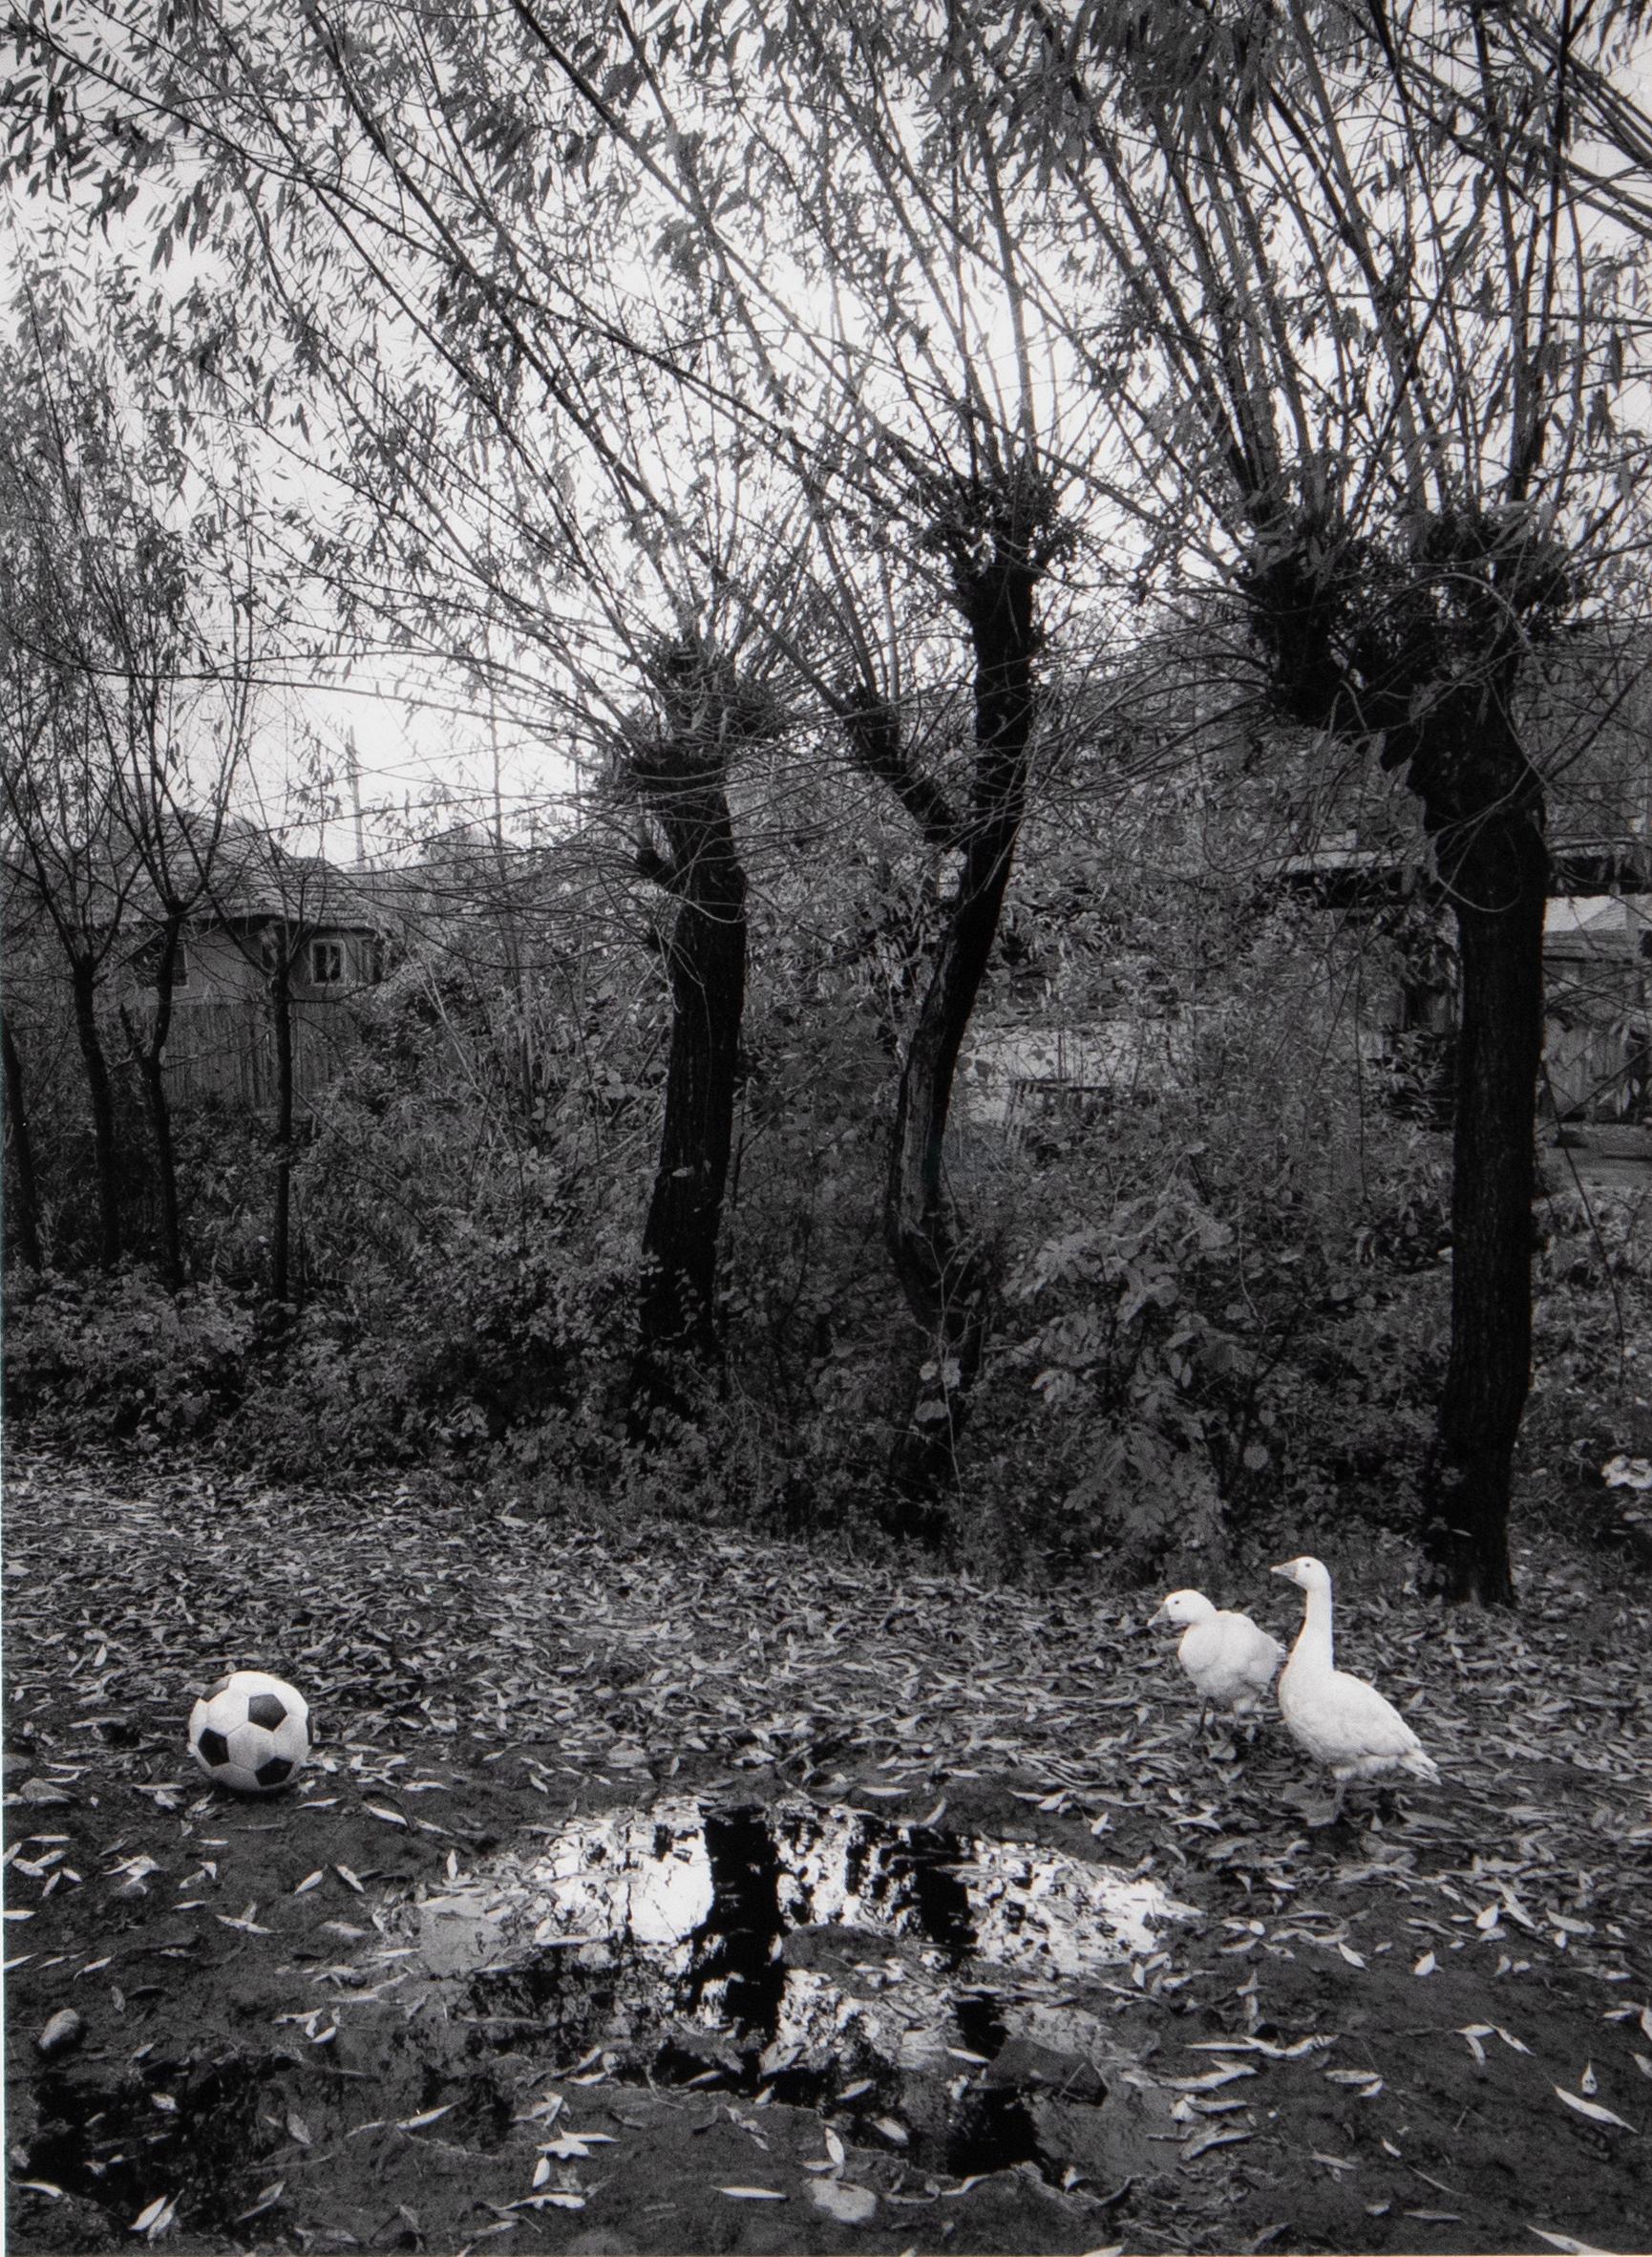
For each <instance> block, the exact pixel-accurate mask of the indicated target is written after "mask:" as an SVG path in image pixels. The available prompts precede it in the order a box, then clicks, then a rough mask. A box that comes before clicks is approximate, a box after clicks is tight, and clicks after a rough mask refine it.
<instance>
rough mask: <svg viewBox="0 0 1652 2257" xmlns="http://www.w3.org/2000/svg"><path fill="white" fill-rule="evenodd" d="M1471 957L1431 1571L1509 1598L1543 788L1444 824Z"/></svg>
mask: <svg viewBox="0 0 1652 2257" xmlns="http://www.w3.org/2000/svg"><path fill="white" fill-rule="evenodd" d="M1437 853H1438V856H1439V862H1440V868H1441V874H1442V876H1443V877H1444V878H1445V880H1446V883H1447V884H1448V886H1449V887H1450V889H1451V900H1452V904H1453V907H1454V910H1455V915H1456V923H1457V934H1458V944H1459V951H1460V963H1461V978H1462V999H1461V1024H1460V1030H1459V1034H1458V1041H1457V1076H1456V1110H1455V1118H1454V1127H1453V1135H1452V1182H1451V1359H1450V1362H1449V1364H1448V1367H1447V1372H1446V1384H1445V1389H1444V1392H1443V1394H1442V1395H1441V1399H1440V1407H1439V1414H1438V1421H1437V1425H1436V1429H1435V1434H1434V1438H1433V1440H1432V1442H1431V1444H1430V1449H1429V1452H1428V1456H1427V1458H1426V1459H1425V1462H1424V1468H1423V1509H1422V1524H1421V1539H1422V1545H1423V1552H1424V1558H1425V1563H1426V1568H1425V1574H1426V1580H1427V1581H1428V1582H1429V1584H1430V1586H1431V1587H1432V1588H1434V1589H1435V1590H1436V1591H1438V1592H1439V1594H1440V1595H1441V1596H1442V1597H1443V1598H1446V1599H1448V1600H1451V1601H1461V1600H1465V1599H1477V1600H1479V1601H1480V1602H1481V1603H1482V1604H1483V1605H1508V1604H1510V1603H1512V1601H1513V1599H1514V1577H1513V1574H1512V1572H1511V1568H1510V1564H1509V1500H1510V1485H1511V1480H1512V1478H1513V1464H1514V1443H1515V1440H1516V1438H1517V1437H1518V1434H1519V1429H1520V1419H1521V1416H1522V1414H1523V1413H1524V1410H1525V1407H1526V1397H1527V1395H1528V1392H1529V1390H1530V1386H1531V1364H1532V1246H1533V1238H1532V1198H1533V1193H1534V1190H1535V1188H1536V1159H1535V1147H1536V1116H1537V1075H1538V1069H1539V1065H1540V1062H1541V1056H1542V1048H1543V909H1544V903H1545V901H1546V899H1547V894H1548V882H1549V857H1548V850H1547V848H1546V846H1545V844H1544V841H1543V830H1542V807H1541V802H1540V799H1539V798H1538V797H1537V795H1536V790H1535V787H1529V788H1526V789H1524V790H1520V789H1516V790H1514V791H1511V793H1510V794H1509V796H1508V798H1506V799H1505V800H1504V801H1503V803H1502V804H1501V805H1498V806H1495V807H1493V809H1492V810H1491V811H1490V812H1487V813H1483V814H1481V815H1480V816H1479V817H1478V818H1477V820H1468V821H1463V822H1459V823H1458V824H1457V825H1455V826H1454V827H1453V829H1452V830H1451V831H1442V832H1441V833H1440V834H1439V837H1438V840H1437Z"/></svg>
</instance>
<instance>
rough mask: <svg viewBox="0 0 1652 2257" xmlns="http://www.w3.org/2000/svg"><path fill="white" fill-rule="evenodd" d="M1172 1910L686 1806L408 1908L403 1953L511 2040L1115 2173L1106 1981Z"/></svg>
mask: <svg viewBox="0 0 1652 2257" xmlns="http://www.w3.org/2000/svg"><path fill="white" fill-rule="evenodd" d="M1184 1910H1185V1907H1183V1906H1177V1905H1175V1904H1173V1903H1172V1902H1171V1900H1170V1899H1169V1898H1168V1897H1167V1896H1166V1895H1165V1893H1164V1891H1163V1890H1162V1889H1161V1888H1159V1887H1158V1886H1157V1885H1156V1884H1154V1883H1153V1882H1151V1881H1145V1880H1140V1879H1130V1878H1127V1877H1126V1876H1124V1875H1121V1874H1119V1873H1117V1872H1114V1871H1112V1870H1111V1869H1110V1868H1109V1867H1107V1866H1104V1865H1091V1864H1085V1863H1080V1862H1079V1861H1077V1860H1076V1859H1072V1858H1068V1857H1064V1856H1063V1855H1061V1854H1060V1853H1059V1852H1057V1851H1053V1850H1048V1849H1042V1848H1037V1847H1035V1846H1033V1845H1031V1844H1028V1843H1010V1842H993V1841H987V1840H985V1839H972V1838H967V1837H962V1836H958V1835H955V1834H951V1833H947V1832H944V1831H941V1830H937V1829H934V1828H930V1827H925V1826H921V1825H920V1826H895V1825H890V1824H887V1823H885V1822H884V1821H880V1820H879V1819H877V1818H876V1817H873V1816H871V1815H869V1814H867V1813H865V1812H861V1811H852V1810H826V1811H822V1810H819V1809H816V1808H815V1807H813V1806H808V1805H794V1804H782V1805H780V1806H778V1807H777V1808H773V1809H767V1810H765V1809H759V1808H755V1807H733V1808H730V1807H714V1806H702V1805H700V1804H698V1803H696V1802H694V1801H691V1800H688V1799H674V1800H667V1801H662V1802H659V1803H656V1804H655V1805H654V1806H652V1807H651V1808H650V1809H648V1810H646V1811H642V1812H628V1813H627V1812H618V1813H612V1814H610V1815H609V1816H607V1817H604V1818H590V1819H573V1820H570V1821H568V1822H567V1823H566V1825H565V1826H563V1827H561V1828H560V1829H559V1830H558V1831H557V1833H556V1834H555V1835H554V1836H553V1837H552V1838H551V1840H550V1841H549V1842H548V1844H547V1846H546V1848H545V1849H544V1851H543V1852H542V1854H541V1855H540V1856H538V1857H524V1856H520V1855H512V1856H509V1857H506V1858H503V1859H500V1860H498V1861H495V1862H494V1863H491V1864H490V1865H489V1866H488V1867H487V1868H485V1870H482V1871H478V1872H477V1873H476V1874H474V1875H472V1876H470V1877H469V1878H467V1879H466V1880H464V1881H463V1882H462V1883H455V1884H454V1885H453V1886H452V1887H451V1888H450V1889H449V1890H448V1891H447V1892H446V1893H445V1894H439V1895H430V1896H427V1897H425V1898H424V1899H423V1900H422V1901H421V1902H419V1903H417V1904H415V1905H414V1906H412V1907H410V1911H411V1916H412V1918H413V1922H414V1924H415V1926H414V1929H413V1934H412V1935H411V1936H410V1937H409V1938H408V1939H407V1940H408V1941H409V1942H410V1943H412V1945H413V1947H414V1950H415V1952H416V1960H417V1963H418V1964H419V1966H420V1967H421V1968H422V1970H423V1972H424V1975H425V1977H426V1978H427V1979H430V1978H434V1979H436V1980H438V1981H446V1982H452V1981H454V1979H455V1978H456V1979H458V1980H459V1981H460V1982H461V1983H462V1984H463V1987H464V1991H465V1994H466V2005H467V2008H468V2010H469V2012H468V2018H470V2019H472V2020H473V2021H475V2022H477V2024H479V2025H480V2026H481V2027H482V2028H483V2029H484V2030H489V2031H491V2033H493V2034H494V2035H495V2036H496V2037H497V2038H498V2039H499V2041H501V2042H519V2040H521V2039H522V2038H524V2037H528V2036H530V2035H531V2036H532V2037H533V2038H534V2040H535V2041H536V2042H538V2043H541V2044H545V2045H548V2046H549V2047H551V2048H553V2049H554V2050H555V2052H556V2054H557V2055H558V2057H559V2058H561V2059H565V2060H569V2061H571V2060H574V2059H576V2058H579V2057H580V2056H582V2055H586V2054H588V2053H591V2052H592V2051H593V2050H601V2052H602V2053H603V2054H604V2057H605V2058H606V2059H607V2062H608V2065H609V2067H610V2069H611V2070H612V2072H613V2073H614V2074H617V2075H620V2076H647V2077H649V2078H652V2079H653V2080H655V2081H657V2082H688V2081H698V2082H705V2083H708V2084H714V2085H721V2086H723V2087H725V2088H727V2087H730V2086H733V2087H738V2088H740V2089H742V2090H745V2091H747V2092H752V2091H755V2090H759V2089H761V2090H763V2091H766V2092H768V2093H770V2094H772V2095H773V2097H774V2098H776V2099H780V2100H794V2101H797V2102H799V2103H803V2104H808V2105H826V2104H837V2105H841V2106H843V2107H845V2108H846V2109H847V2110H849V2111H850V2112H851V2113H852V2115H854V2116H858V2118H859V2119H861V2120H862V2122H863V2124H864V2125H866V2126H869V2127H873V2129H874V2131H875V2136H876V2137H878V2138H880V2139H883V2140H891V2141H893V2142H895V2143H897V2144H899V2145H900V2146H902V2147H905V2148H909V2150H910V2152H911V2153H912V2155H913V2157H914V2160H919V2159H921V2160H923V2161H928V2162H931V2163H935V2164H942V2165H944V2167H946V2168H949V2169H952V2170H955V2171H966V2170H983V2169H993V2168H999V2167H1002V2166H1003V2165H1005V2164H1006V2163H1009V2162H1014V2161H1023V2160H1027V2159H1028V2158H1032V2159H1036V2160H1037V2161H1040V2163H1041V2164H1042V2165H1043V2166H1044V2167H1045V2168H1047V2169H1050V2168H1051V2167H1052V2166H1053V2165H1054V2164H1055V2163H1056V2162H1061V2163H1063V2164H1064V2165H1066V2166H1067V2167H1074V2159H1075V2157H1076V2159H1077V2163H1076V2167H1079V2168H1082V2169H1086V2170H1091V2169H1094V2170H1095V2171H1097V2172H1100V2171H1113V2172H1115V2173H1116V2172H1119V2171H1120V2170H1129V2169H1132V2168H1135V2167H1137V2165H1138V2163H1139V2162H1141V2161H1145V2160H1146V2157H1145V2150H1144V2149H1143V2148H1142V2141H1143V2140H1145V2137H1146V2118H1147V2116H1149V2115H1151V2114H1152V2113H1153V2109H1152V2103H1151V2100H1150V2097H1149V2096H1150V2094H1151V2090H1152V2088H1151V2084H1150V2080H1148V2079H1147V2078H1145V2077H1139V2078H1138V2077H1137V2076H1136V2075H1135V2073H1134V2072H1133V2069H1132V2067H1131V2065H1130V2063H1129V2060H1128V2056H1126V2055H1124V2054H1123V2053H1122V2052H1121V2050H1120V2047H1119V2045H1118V2041H1117V2039H1116V2038H1115V2037H1114V2035H1113V2034H1112V2029H1111V2027H1110V2024H1109V2022H1108V2021H1107V2020H1104V2019H1103V2018H1102V2017H1103V2014H1104V2012H1105V2011H1106V2006H1107V2000H1106V1998H1105V1995H1103V1994H1102V1991H1101V1990H1100V1986H1102V1985H1104V1984H1105V1982H1106V1980H1107V1977H1108V1976H1109V1974H1110V1973H1111V1972H1112V1971H1113V1970H1116V1969H1117V1968H1118V1966H1119V1965H1120V1964H1121V1963H1124V1962H1128V1961H1129V1960H1130V1959H1132V1958H1133V1957H1135V1958H1139V1957H1142V1956H1145V1955H1147V1954H1150V1953H1151V1952H1153V1951H1154V1948H1155V1938H1154V1927H1155V1924H1156V1923H1158V1922H1162V1921H1164V1920H1167V1919H1172V1918H1175V1917H1176V1916H1177V1915H1178V1914H1180V1913H1181V1912H1183V1911H1184ZM1092 1990H1093V1991H1094V1995H1093V1996H1089V1995H1086V1996H1085V1997H1084V2001H1083V2003H1082V2004H1081V2002H1080V2000H1081V1994H1084V1993H1088V1992H1091V1991H1092ZM1104 2101H1106V2102H1108V2103H1109V2105H1108V2106H1107V2107H1106V2108H1103V2106H1102V2103H1103V2102H1104ZM1162 2128H1163V2127H1162V2126H1161V2127H1160V2129H1162Z"/></svg>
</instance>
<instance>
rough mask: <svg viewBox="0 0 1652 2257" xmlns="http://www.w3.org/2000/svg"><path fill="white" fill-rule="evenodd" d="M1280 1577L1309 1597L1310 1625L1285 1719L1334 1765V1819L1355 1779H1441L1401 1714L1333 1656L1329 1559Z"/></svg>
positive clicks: (1284, 1685) (1283, 1701)
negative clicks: (1399, 1774)
mask: <svg viewBox="0 0 1652 2257" xmlns="http://www.w3.org/2000/svg"><path fill="white" fill-rule="evenodd" d="M1272 1572H1273V1573H1274V1574H1275V1575H1282V1576H1283V1577H1284V1579H1285V1581H1286V1582H1287V1583H1294V1584H1295V1585H1296V1586H1298V1588H1299V1589H1300V1590H1303V1591H1304V1592H1305V1593H1306V1594H1307V1605H1306V1607H1305V1608H1304V1609H1303V1627H1302V1629H1301V1630H1300V1631H1299V1632H1298V1635H1297V1642H1296V1644H1295V1645H1294V1646H1293V1647H1292V1648H1291V1657H1290V1659H1289V1661H1287V1662H1286V1664H1285V1666H1284V1671H1283V1672H1282V1674H1281V1678H1280V1693H1279V1699H1280V1714H1281V1716H1282V1717H1283V1718H1284V1720H1285V1725H1286V1728H1287V1729H1288V1730H1289V1731H1290V1733H1291V1734H1292V1735H1293V1736H1294V1737H1295V1738H1296V1739H1298V1740H1299V1741H1300V1742H1301V1743H1302V1745H1303V1747H1304V1748H1305V1749H1306V1750H1307V1752H1308V1754H1309V1755H1310V1756H1314V1757H1318V1759H1319V1761H1320V1762H1322V1763H1326V1764H1328V1765H1329V1766H1330V1771H1331V1777H1332V1778H1334V1779H1335V1780H1336V1782H1337V1792H1336V1798H1335V1799H1334V1801H1333V1802H1332V1804H1331V1815H1332V1816H1333V1817H1335V1816H1336V1815H1337V1814H1338V1813H1339V1812H1340V1811H1341V1809H1342V1802H1343V1790H1344V1788H1345V1786H1346V1785H1347V1783H1348V1781H1349V1779H1356V1778H1381V1777H1382V1775H1383V1774H1384V1773H1385V1772H1389V1771H1408V1772H1409V1773H1410V1774H1411V1776H1412V1778H1420V1779H1431V1780H1437V1779H1438V1778H1439V1776H1440V1774H1439V1769H1438V1766H1437V1765H1436V1764H1435V1762H1434V1760H1433V1758H1432V1757H1430V1756H1429V1755H1426V1754H1425V1753H1424V1750H1423V1743H1422V1741H1421V1740H1420V1739H1418V1737H1417V1735H1416V1734H1415V1733H1414V1732H1413V1731H1412V1730H1411V1728H1410V1726H1409V1725H1408V1723H1407V1722H1406V1719H1405V1718H1404V1717H1403V1716H1402V1715H1401V1714H1400V1713H1399V1711H1398V1709H1396V1708H1395V1707H1393V1705H1392V1704H1391V1703H1390V1702H1388V1701H1386V1700H1385V1699H1384V1698H1383V1696H1382V1694H1381V1693H1379V1692H1378V1691H1377V1689H1376V1687H1375V1686H1374V1685H1367V1684H1366V1681H1365V1679H1364V1678H1363V1677H1352V1676H1350V1675H1349V1674H1348V1672H1347V1671H1346V1670H1339V1669H1338V1668H1337V1666H1336V1663H1335V1662H1334V1660H1333V1659H1332V1653H1331V1578H1330V1570H1329V1569H1328V1568H1327V1567H1326V1566H1325V1565H1324V1562H1323V1561H1320V1560H1315V1559H1310V1558H1307V1557H1306V1556H1304V1557H1303V1558H1302V1559H1300V1560H1286V1561H1285V1562H1284V1563H1283V1565H1281V1566H1278V1567H1275V1568H1274V1569H1273V1570H1272Z"/></svg>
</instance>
